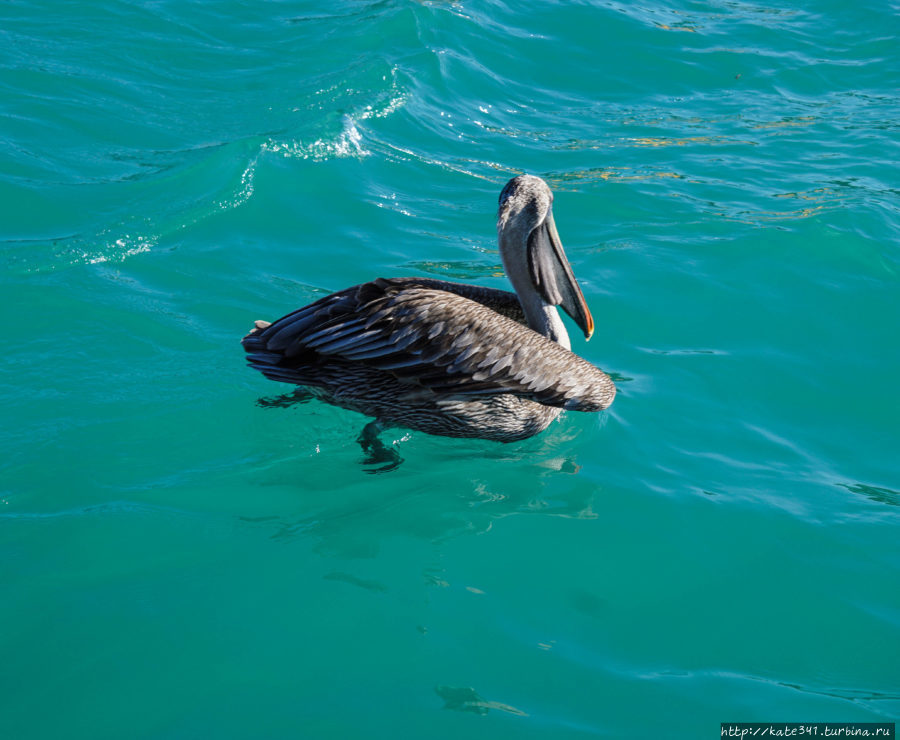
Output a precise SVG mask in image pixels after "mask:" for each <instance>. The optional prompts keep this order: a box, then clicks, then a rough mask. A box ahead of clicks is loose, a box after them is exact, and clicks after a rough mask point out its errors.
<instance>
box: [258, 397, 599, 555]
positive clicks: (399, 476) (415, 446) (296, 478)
mask: <svg viewBox="0 0 900 740" xmlns="http://www.w3.org/2000/svg"><path fill="white" fill-rule="evenodd" d="M355 418H356V415H354V419H355ZM358 418H359V421H362V422H364V417H358ZM353 431H355V430H350V429H346V428H345V429H344V433H345V437H346V438H345V439H344V440H343V442H342V444H343V448H342V449H341V450H340V453H341V454H340V457H341V459H340V460H337V459H335V457H337V456H336V455H335V456H332V455H331V454H329V455H327V456H326V455H316V456H315V457H302V458H293V459H287V460H281V461H279V462H278V463H276V464H275V465H273V466H272V467H271V468H269V469H268V471H267V473H266V476H265V479H264V480H260V481H258V482H259V483H260V484H261V485H262V486H265V487H268V486H274V487H278V488H279V489H282V490H284V489H288V490H290V491H291V492H292V493H291V496H292V497H293V498H295V499H296V501H297V504H298V506H297V508H295V509H294V510H293V511H292V512H291V513H277V512H273V515H272V516H266V517H246V518H243V517H242V518H241V519H242V521H243V522H244V523H245V524H247V525H248V526H253V527H263V528H265V529H267V530H269V531H270V536H271V537H272V538H273V539H277V540H282V541H285V542H289V541H291V540H293V539H297V538H303V539H307V538H313V539H314V540H315V541H316V545H315V549H316V550H317V551H319V552H322V553H328V554H332V555H339V556H343V557H363V558H365V557H374V556H375V555H376V554H377V552H378V551H379V549H380V547H381V543H382V542H383V541H384V540H385V539H388V538H391V537H395V536H405V537H413V538H416V539H421V540H425V541H430V542H440V541H443V540H446V539H450V538H454V537H457V536H459V535H463V534H479V533H486V532H489V531H490V529H491V527H492V526H493V524H494V522H495V521H497V520H498V519H501V518H503V517H507V516H513V515H526V514H532V515H533V514H538V515H543V516H560V517H568V518H579V519H587V518H595V517H596V516H597V515H596V514H595V512H594V510H593V503H594V497H595V495H596V494H597V492H598V490H599V486H598V485H597V484H596V482H594V481H592V480H589V479H588V478H587V477H586V476H584V475H581V474H580V473H581V471H582V467H583V464H584V462H583V461H581V460H580V459H579V455H581V454H583V452H582V451H583V450H585V449H587V448H586V447H585V437H586V436H589V435H592V434H594V433H595V432H596V431H597V420H596V417H583V416H581V415H576V414H569V415H564V417H563V418H562V419H561V420H560V421H559V422H557V423H554V424H553V425H551V427H550V428H549V429H548V430H546V431H545V432H544V433H543V434H541V435H538V436H537V437H534V438H532V439H530V440H526V441H524V442H516V443H511V444H501V443H496V442H487V441H483V440H458V439H448V438H441V437H432V436H429V435H426V434H423V433H417V432H408V431H406V430H399V429H394V430H386V431H385V432H382V440H383V442H384V443H385V446H386V447H388V448H389V449H390V450H393V451H395V452H396V451H397V450H402V452H403V458H404V459H405V461H404V463H403V465H402V466H401V467H400V468H399V469H397V470H394V471H393V472H391V473H390V474H385V475H379V476H371V475H366V474H365V473H366V468H364V466H363V464H361V463H365V462H366V461H365V460H364V459H363V458H362V457H361V456H360V455H359V454H358V452H357V453H356V454H353V455H352V457H353V459H354V464H353V465H352V466H351V465H349V464H348V463H349V460H348V458H349V457H350V456H351V451H352V450H353V443H354V440H355V435H354V434H353ZM392 436H393V437H397V439H394V440H393V442H392ZM398 457H399V453H398Z"/></svg>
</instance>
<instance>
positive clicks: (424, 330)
mask: <svg viewBox="0 0 900 740" xmlns="http://www.w3.org/2000/svg"><path fill="white" fill-rule="evenodd" d="M552 205H553V194H552V192H551V191H550V188H549V187H548V186H547V184H546V183H545V182H544V181H543V180H541V179H540V178H539V177H535V176H532V175H521V176H519V177H515V178H513V179H512V180H510V181H509V182H508V183H507V184H506V186H505V187H504V188H503V191H502V192H501V193H500V204H499V209H498V213H497V237H498V242H499V246H500V257H501V259H502V261H503V266H504V268H505V270H506V274H507V276H508V278H509V281H510V283H511V284H512V287H513V288H514V289H515V293H510V292H508V291H504V290H496V289H493V288H485V287H481V286H477V285H466V284H463V283H451V282H446V281H443V280H436V279H431V278H419V277H404V278H391V279H384V278H378V279H376V280H374V281H372V282H368V283H363V284H361V285H356V286H354V287H352V288H347V289H346V290H342V291H340V292H337V293H332V294H331V295H328V296H325V297H324V298H321V299H319V300H318V301H316V302H315V303H311V304H309V305H308V306H304V307H303V308H300V309H297V310H296V311H294V312H293V313H289V314H287V315H286V316H284V317H282V318H280V319H278V320H277V321H274V322H271V323H269V322H266V321H257V322H256V325H255V327H254V328H253V329H252V330H251V331H250V333H249V334H247V336H245V337H244V338H243V340H242V344H243V346H244V349H245V350H246V352H247V361H248V364H249V365H250V366H251V367H254V368H256V369H257V370H259V371H260V372H262V373H263V374H264V375H265V376H266V377H267V378H271V379H272V380H279V381H283V382H285V383H294V384H296V385H298V386H302V388H303V389H304V390H303V391H301V392H302V393H307V394H311V395H312V396H314V397H318V398H320V399H321V400H323V401H326V402H328V403H331V404H334V405H336V406H341V407H343V408H346V409H351V410H353V411H358V412H361V413H363V414H365V415H367V416H370V417H374V421H372V422H370V423H369V424H368V425H367V426H366V427H365V429H364V430H363V433H362V435H361V436H360V438H359V442H360V444H362V446H363V449H364V451H366V452H373V453H377V452H378V451H379V450H380V451H381V452H382V453H383V452H384V448H383V445H381V444H380V442H379V441H378V434H379V432H380V431H382V430H383V429H385V428H388V427H395V426H399V427H407V428H410V429H416V430H419V431H423V432H427V433H428V434H439V435H444V436H448V437H473V438H479V439H490V440H497V441H501V442H512V441H515V440H521V439H526V438H528V437H531V436H533V435H535V434H537V433H539V432H541V431H543V430H544V429H546V428H547V426H548V425H549V424H550V423H551V422H552V421H553V420H554V419H555V418H556V417H557V416H558V415H559V414H560V412H561V411H562V410H563V409H572V410H575V411H600V410H602V409H605V408H606V407H608V406H609V405H610V404H611V403H612V401H613V398H614V397H615V394H616V388H615V385H614V384H613V382H612V380H611V379H610V378H609V376H608V375H606V373H604V372H603V371H602V370H600V369H598V368H596V367H594V365H592V364H591V363H589V362H587V361H586V360H583V359H581V358H580V357H578V356H577V355H575V354H573V353H572V352H571V351H570V347H571V345H570V343H569V335H568V334H567V333H566V328H565V326H564V325H563V322H562V320H561V319H560V316H559V313H558V312H557V310H556V307H557V306H561V307H562V309H563V310H564V311H565V312H566V313H567V314H568V315H569V316H570V317H571V318H572V320H573V321H574V322H575V323H576V324H577V325H578V327H579V328H580V329H581V330H582V331H583V332H584V335H585V337H586V338H587V339H590V337H591V335H592V334H593V332H594V321H593V318H592V317H591V313H590V311H589V310H588V307H587V303H586V302H585V300H584V295H583V294H582V292H581V289H580V288H579V286H578V283H577V282H576V281H575V276H574V275H573V274H572V268H571V267H570V265H569V262H568V260H567V259H566V255H565V252H564V251H563V246H562V243H561V242H560V239H559V234H558V233H557V231H556V224H555V223H554V220H553V211H552ZM375 457H377V454H376V455H375ZM382 459H383V456H382Z"/></svg>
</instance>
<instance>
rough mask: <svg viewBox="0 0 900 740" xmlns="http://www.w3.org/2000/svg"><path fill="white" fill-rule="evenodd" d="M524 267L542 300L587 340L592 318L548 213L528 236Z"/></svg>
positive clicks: (591, 330)
mask: <svg viewBox="0 0 900 740" xmlns="http://www.w3.org/2000/svg"><path fill="white" fill-rule="evenodd" d="M528 267H529V270H530V271H531V279H532V282H534V285H535V287H536V288H537V289H538V292H539V293H540V294H541V296H542V297H543V299H544V300H545V301H546V302H547V303H548V304H550V305H551V306H560V307H561V308H562V309H563V310H564V311H565V312H566V313H567V314H569V316H571V317H572V320H573V321H574V322H575V323H576V324H578V327H579V328H580V329H581V330H582V331H583V332H584V337H585V339H590V338H591V335H592V334H593V333H594V319H593V317H592V316H591V312H590V310H589V309H588V307H587V302H586V301H585V300H584V294H583V293H582V292H581V288H580V287H579V286H578V282H577V281H576V280H575V275H574V274H573V273H572V267H571V265H569V260H568V259H566V253H565V251H564V250H563V245H562V242H561V241H560V239H559V233H558V232H557V231H556V223H555V222H554V220H553V212H552V211H549V212H548V213H547V217H546V218H545V219H544V222H543V223H542V224H540V225H539V226H538V227H536V228H535V229H534V231H532V232H531V234H530V235H529V237H528Z"/></svg>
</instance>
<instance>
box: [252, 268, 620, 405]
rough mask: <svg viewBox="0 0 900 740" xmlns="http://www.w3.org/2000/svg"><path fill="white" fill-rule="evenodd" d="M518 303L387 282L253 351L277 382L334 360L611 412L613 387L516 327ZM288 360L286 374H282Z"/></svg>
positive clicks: (326, 302) (286, 324) (429, 385)
mask: <svg viewBox="0 0 900 740" xmlns="http://www.w3.org/2000/svg"><path fill="white" fill-rule="evenodd" d="M512 302H516V299H515V296H513V295H512V294H509V293H505V292H503V291H494V290H490V289H487V288H479V287H477V286H467V285H460V284H455V283H444V282H442V281H436V280H426V279H399V280H382V279H379V280H376V281H373V282H371V283H365V284H363V285H360V286H356V287H354V288H349V289H347V290H345V291H341V292H340V293H335V294H333V295H330V296H326V297H325V298H322V299H320V300H319V301H316V302H315V303H313V304H310V305H309V306H306V307H304V308H301V309H299V310H298V311H295V312H294V313H292V314H288V315H287V316H285V317H284V318H281V319H279V320H278V321H276V322H274V323H272V324H271V325H269V326H258V327H257V328H256V329H254V330H253V331H252V332H251V333H250V334H248V335H247V337H245V338H244V346H245V348H246V349H247V351H248V353H252V354H250V356H249V359H250V360H251V362H254V363H255V364H257V366H258V367H259V366H261V365H262V366H264V371H265V372H266V374H267V375H269V376H270V377H275V376H276V375H278V376H282V377H288V376H289V375H290V367H286V366H287V365H290V364H291V363H294V365H293V367H295V368H296V367H297V366H298V365H297V363H300V362H301V360H302V362H304V363H307V362H319V363H322V362H328V361H329V358H334V359H335V360H338V359H340V360H343V361H350V362H359V363H363V364H366V365H370V366H372V367H376V368H378V369H380V370H383V371H385V372H387V373H391V374H393V375H394V376H396V377H397V378H399V379H402V380H404V381H405V382H413V383H416V384H418V385H420V386H422V388H423V389H428V390H430V391H432V392H435V393H441V394H446V393H452V394H455V395H462V396H465V395H483V394H497V393H512V394H516V395H520V396H524V397H528V398H531V399H533V400H536V401H539V402H541V403H545V404H548V405H553V406H566V407H567V408H577V409H583V410H597V409H598V408H605V407H606V406H608V405H609V403H611V402H612V397H613V394H614V393H615V389H614V387H613V385H612V381H611V380H610V379H609V378H608V377H607V376H606V375H605V374H604V373H603V372H602V371H600V370H599V369H597V368H595V367H594V366H593V365H591V364H590V363H588V362H586V361H585V360H582V359H581V358H579V357H577V356H576V355H574V354H572V353H571V352H569V351H568V350H567V349H565V348H564V347H561V346H560V345H558V344H556V343H555V342H552V341H550V340H549V339H547V338H545V337H543V336H541V335H540V334H537V333H536V332H534V331H532V330H531V329H529V328H528V327H527V326H525V325H524V324H522V323H520V322H519V321H516V320H514V319H513V318H509V316H515V317H517V318H518V317H520V316H521V309H519V308H518V304H517V302H516V305H515V306H513V305H512ZM495 307H496V310H495ZM517 311H518V313H517ZM316 358H318V359H316ZM279 360H281V365H282V367H276V366H277V365H278V364H279ZM260 369H263V368H262V367H261V368H260Z"/></svg>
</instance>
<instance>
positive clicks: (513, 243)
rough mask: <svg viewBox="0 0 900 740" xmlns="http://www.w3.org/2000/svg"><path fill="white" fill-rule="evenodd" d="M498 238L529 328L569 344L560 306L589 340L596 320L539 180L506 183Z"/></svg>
mask: <svg viewBox="0 0 900 740" xmlns="http://www.w3.org/2000/svg"><path fill="white" fill-rule="evenodd" d="M497 238H498V242H499V245H500V257H501V259H502V260H503V266H504V268H505V269H506V274H507V276H508V277H509V281H510V282H511V283H512V285H513V287H514V288H515V290H516V294H517V295H518V296H519V302H520V303H521V304H522V308H523V310H524V311H525V317H526V320H527V321H528V325H529V326H530V327H531V328H532V329H535V330H536V331H540V332H541V333H544V334H545V335H547V336H549V337H550V338H552V339H554V340H556V341H560V342H561V343H563V344H565V345H567V346H568V336H566V335H565V329H564V328H563V327H562V322H561V321H559V316H558V314H557V313H556V310H555V309H554V308H553V307H554V306H561V307H562V309H563V310H564V311H565V312H566V313H567V314H569V316H571V317H572V320H573V321H574V322H575V323H576V324H578V326H579V328H580V329H581V330H582V331H583V332H584V336H585V338H586V339H590V338H591V335H592V334H593V333H594V319H593V317H592V316H591V312H590V311H589V310H588V307H587V303H586V302H585V300H584V295H583V294H582V292H581V288H580V287H579V286H578V282H577V281H576V280H575V275H573V274H572V268H571V266H570V265H569V260H568V259H566V253H565V251H564V250H563V245H562V242H561V241H560V240H559V233H557V231H556V223H555V222H554V221H553V193H552V192H551V191H550V188H549V187H548V186H547V183H545V182H544V181H543V180H542V179H541V178H539V177H535V176H534V175H519V177H514V178H513V179H512V180H510V181H509V182H508V183H506V187H504V188H503V191H502V192H501V193H500V207H499V209H498V211H497ZM560 331H561V332H562V335H563V336H564V340H563V337H561V336H559V334H560Z"/></svg>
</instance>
